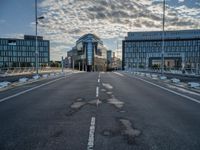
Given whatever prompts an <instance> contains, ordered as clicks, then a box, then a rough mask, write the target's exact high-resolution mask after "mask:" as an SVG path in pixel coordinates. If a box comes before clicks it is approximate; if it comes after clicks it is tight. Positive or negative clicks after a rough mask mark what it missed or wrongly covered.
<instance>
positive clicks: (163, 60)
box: [161, 0, 165, 75]
mask: <svg viewBox="0 0 200 150" xmlns="http://www.w3.org/2000/svg"><path fill="white" fill-rule="evenodd" d="M162 29H163V30H162V53H161V55H162V56H161V57H162V62H161V74H162V75H163V74H164V65H165V59H164V53H165V0H163V23H162Z"/></svg>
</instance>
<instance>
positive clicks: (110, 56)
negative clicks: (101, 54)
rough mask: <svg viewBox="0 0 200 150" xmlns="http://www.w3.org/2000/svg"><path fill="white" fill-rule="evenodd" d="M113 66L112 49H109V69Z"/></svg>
mask: <svg viewBox="0 0 200 150" xmlns="http://www.w3.org/2000/svg"><path fill="white" fill-rule="evenodd" d="M111 68H112V51H111V50H108V51H107V69H108V70H110V69H111Z"/></svg>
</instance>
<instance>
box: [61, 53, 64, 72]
mask: <svg viewBox="0 0 200 150" xmlns="http://www.w3.org/2000/svg"><path fill="white" fill-rule="evenodd" d="M63 63H64V60H63V56H62V63H61V65H62V73H63V72H64V64H63Z"/></svg>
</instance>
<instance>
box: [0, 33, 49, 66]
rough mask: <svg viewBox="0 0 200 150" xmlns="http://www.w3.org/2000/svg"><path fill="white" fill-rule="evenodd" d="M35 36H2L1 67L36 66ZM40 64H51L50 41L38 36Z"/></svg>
mask: <svg viewBox="0 0 200 150" xmlns="http://www.w3.org/2000/svg"><path fill="white" fill-rule="evenodd" d="M35 43H36V42H35V36H30V35H25V36H24V39H14V38H0V68H8V67H35V60H36V56H35ZM38 52H39V56H38V61H39V66H47V65H49V60H50V55H49V41H48V40H43V37H41V36H38Z"/></svg>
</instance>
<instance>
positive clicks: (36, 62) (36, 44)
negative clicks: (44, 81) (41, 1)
mask: <svg viewBox="0 0 200 150" xmlns="http://www.w3.org/2000/svg"><path fill="white" fill-rule="evenodd" d="M37 19H38V18H37V0H35V68H36V74H37V75H38V43H37V24H38V20H37Z"/></svg>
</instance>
